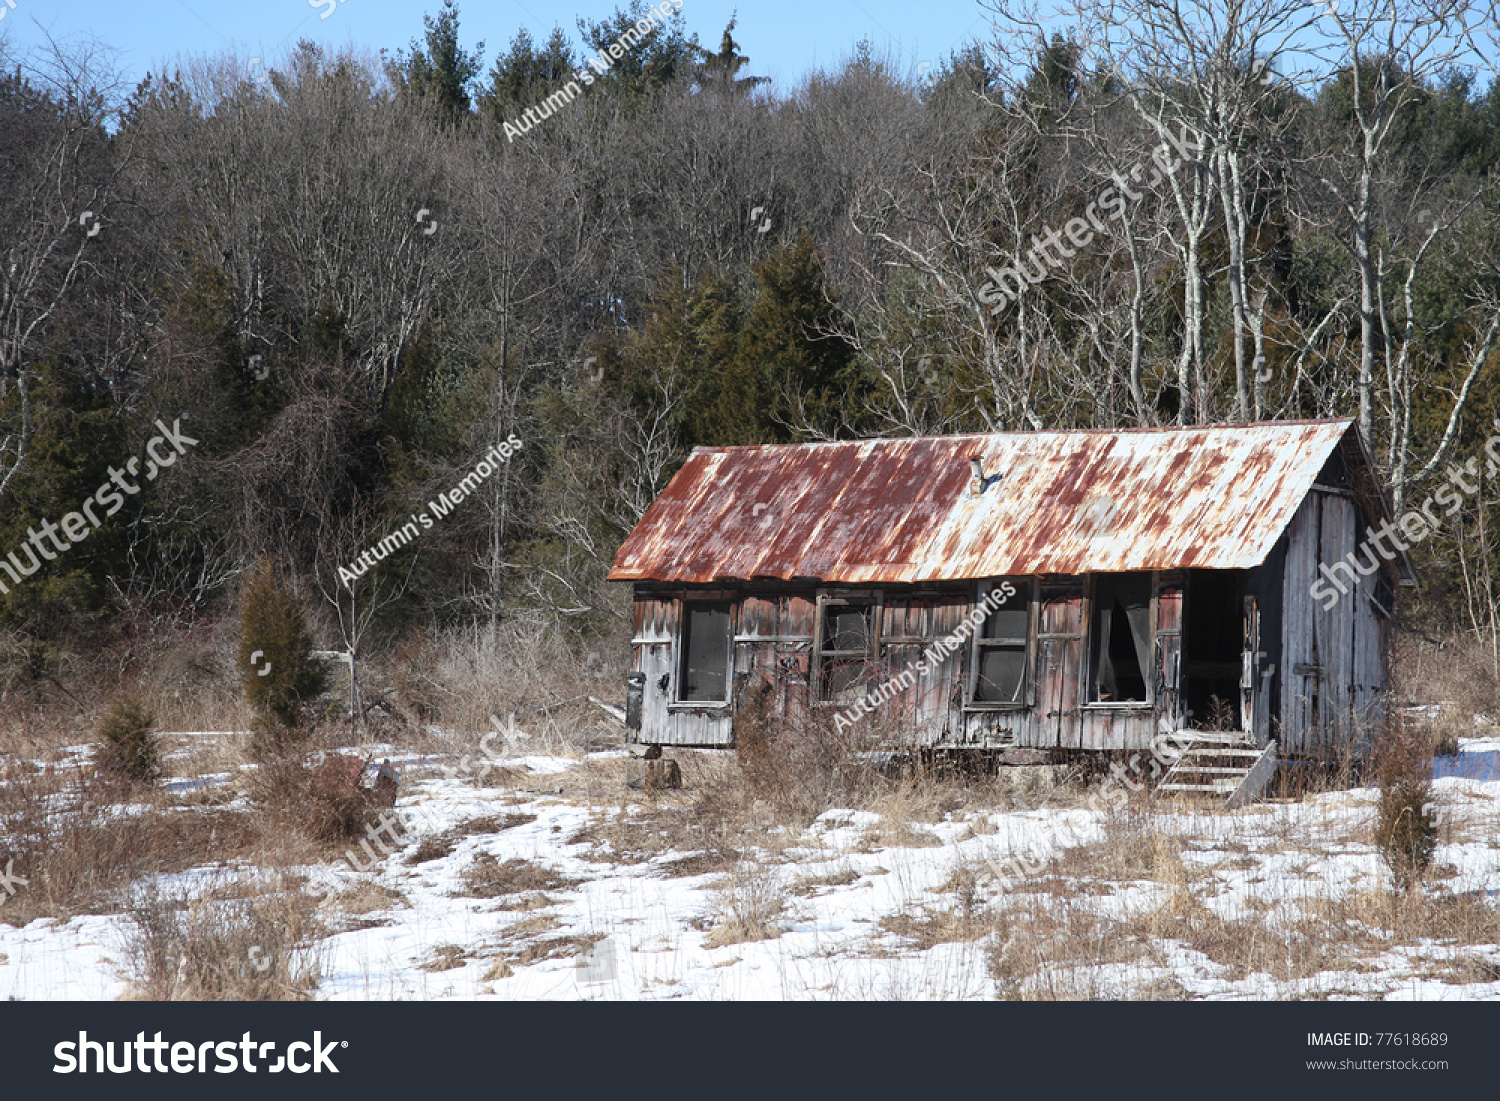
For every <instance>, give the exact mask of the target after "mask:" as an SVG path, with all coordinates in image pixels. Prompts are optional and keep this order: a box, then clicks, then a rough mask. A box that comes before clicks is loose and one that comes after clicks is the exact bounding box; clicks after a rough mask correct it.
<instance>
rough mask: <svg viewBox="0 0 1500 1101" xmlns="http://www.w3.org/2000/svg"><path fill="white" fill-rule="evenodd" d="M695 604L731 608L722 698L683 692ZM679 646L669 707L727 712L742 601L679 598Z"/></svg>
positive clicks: (732, 689) (720, 596)
mask: <svg viewBox="0 0 1500 1101" xmlns="http://www.w3.org/2000/svg"><path fill="white" fill-rule="evenodd" d="M694 604H723V605H726V606H727V607H728V609H729V627H728V629H727V630H726V631H725V632H724V635H725V651H724V698H723V699H722V700H686V699H683V698H682V693H683V691H684V690H685V689H686V687H687V663H688V650H689V645H690V641H691V640H690V639H689V636H688V609H689V607H690V606H691V605H694ZM677 623H678V629H677V642H678V646H677V649H678V651H679V653H678V654H677V656H676V659H675V661H674V662H673V666H672V677H673V685H672V698H671V700H670V701H668V704H667V707H668V710H694V711H704V710H708V711H727V710H729V706H730V702H731V700H732V698H733V696H734V634H735V629H736V628H737V627H738V625H739V601H737V600H734V599H732V598H730V597H726V596H722V595H712V596H709V595H704V596H684V597H682V598H680V599H679V600H678V612H677Z"/></svg>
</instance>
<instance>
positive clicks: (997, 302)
mask: <svg viewBox="0 0 1500 1101" xmlns="http://www.w3.org/2000/svg"><path fill="white" fill-rule="evenodd" d="M1166 133H1167V141H1164V142H1162V143H1161V145H1159V146H1157V147H1156V149H1155V150H1153V152H1152V154H1151V160H1152V169H1151V178H1150V179H1148V180H1142V179H1141V173H1142V172H1144V171H1145V169H1146V165H1145V163H1144V162H1142V163H1139V164H1137V165H1136V166H1135V167H1134V168H1133V169H1131V171H1130V179H1131V180H1132V181H1134V182H1135V183H1137V184H1139V185H1140V186H1141V187H1142V188H1144V189H1146V190H1150V189H1151V188H1153V187H1155V186H1156V185H1157V184H1159V183H1161V181H1162V180H1164V179H1165V178H1166V177H1168V176H1171V175H1174V174H1175V173H1176V172H1177V170H1178V169H1179V168H1181V167H1182V165H1183V163H1184V162H1185V161H1190V160H1192V159H1193V157H1194V155H1196V154H1197V153H1200V152H1202V151H1203V146H1202V144H1201V143H1199V142H1196V141H1194V140H1193V139H1192V138H1191V137H1190V136H1189V135H1188V128H1187V126H1186V124H1184V125H1183V127H1182V133H1181V135H1178V136H1174V135H1173V134H1172V131H1171V130H1168V131H1167V132H1166ZM1173 147H1175V148H1176V151H1177V152H1178V153H1180V154H1181V158H1180V159H1179V160H1177V161H1175V162H1172V150H1173ZM1116 188H1118V191H1117V190H1116ZM1141 195H1142V193H1141V192H1139V191H1133V190H1131V187H1130V184H1128V183H1126V182H1125V178H1124V177H1123V176H1119V175H1116V176H1115V178H1114V183H1113V184H1107V185H1105V187H1104V189H1103V190H1102V191H1100V192H1099V197H1098V198H1097V199H1096V200H1094V201H1093V202H1091V203H1089V205H1088V208H1087V209H1086V210H1085V211H1084V214H1085V215H1086V218H1072V219H1070V220H1069V221H1067V222H1066V223H1064V225H1063V228H1062V229H1058V228H1056V227H1055V226H1054V227H1052V228H1050V229H1048V230H1047V232H1046V234H1045V236H1042V237H1038V236H1037V235H1036V234H1032V235H1031V249H1030V251H1029V252H1027V253H1026V259H1027V260H1029V261H1030V262H1031V266H1032V268H1034V269H1035V271H1034V272H1033V271H1028V270H1027V269H1026V265H1025V264H1024V263H1022V262H1021V258H1020V257H1019V256H1013V257H1011V262H1010V263H1008V264H1006V265H1005V266H1004V267H1003V268H999V269H996V268H994V267H987V268H985V269H984V270H985V271H986V272H988V273H989V275H990V279H989V280H987V281H986V282H985V283H984V285H983V286H981V287H980V288H979V301H981V302H983V303H984V304H985V305H986V306H989V308H990V313H991V314H992V315H995V316H998V315H999V314H1000V312H1001V311H1002V310H1004V309H1005V307H1006V306H1008V305H1010V304H1011V303H1012V302H1014V301H1016V300H1017V299H1019V298H1020V297H1021V295H1022V293H1024V292H1025V290H1026V289H1027V288H1028V287H1032V286H1035V285H1036V284H1038V283H1040V282H1041V281H1042V280H1043V279H1045V278H1047V271H1048V269H1049V268H1057V267H1061V266H1062V265H1063V263H1064V262H1066V261H1067V260H1069V259H1071V258H1072V257H1074V256H1076V255H1078V253H1077V249H1081V248H1085V247H1087V246H1088V245H1089V244H1090V243H1091V242H1092V241H1093V240H1094V234H1095V233H1096V232H1097V233H1100V234H1103V233H1106V232H1108V230H1107V229H1106V228H1105V224H1104V222H1103V221H1102V220H1101V218H1100V212H1101V211H1102V212H1103V213H1105V214H1108V215H1109V216H1110V217H1111V218H1114V219H1122V218H1124V217H1125V211H1126V205H1125V203H1126V200H1127V199H1128V200H1129V201H1130V202H1139V201H1140V200H1141ZM1064 234H1066V235H1067V238H1068V240H1069V241H1071V242H1072V243H1073V244H1074V245H1075V246H1076V248H1069V247H1068V246H1067V245H1065V244H1063V241H1062V238H1063V236H1064ZM1054 247H1055V248H1056V249H1057V251H1058V253H1059V254H1060V255H1058V256H1056V257H1054V256H1053V255H1052V253H1051V252H1049V251H1048V250H1049V249H1051V248H1054ZM1007 284H1010V288H1009V289H1007Z"/></svg>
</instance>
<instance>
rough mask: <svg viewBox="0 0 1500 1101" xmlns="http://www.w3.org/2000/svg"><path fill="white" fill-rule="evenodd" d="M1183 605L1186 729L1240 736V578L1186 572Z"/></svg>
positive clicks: (1242, 578) (1216, 572)
mask: <svg viewBox="0 0 1500 1101" xmlns="http://www.w3.org/2000/svg"><path fill="white" fill-rule="evenodd" d="M1186 603H1187V609H1186V611H1187V622H1186V625H1185V626H1186V631H1185V632H1184V637H1183V640H1182V679H1183V686H1182V691H1183V698H1184V700H1185V701H1186V702H1187V709H1188V725H1190V726H1193V727H1196V728H1197V729H1200V730H1240V729H1242V728H1243V723H1242V722H1241V717H1240V674H1241V670H1242V668H1243V666H1242V657H1241V651H1242V649H1243V647H1244V640H1245V623H1244V619H1245V575H1244V572H1243V571H1242V570H1189V571H1188V580H1187V601H1186Z"/></svg>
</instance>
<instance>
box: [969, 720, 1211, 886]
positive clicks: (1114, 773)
mask: <svg viewBox="0 0 1500 1101" xmlns="http://www.w3.org/2000/svg"><path fill="white" fill-rule="evenodd" d="M1159 723H1160V728H1161V730H1160V733H1158V734H1157V735H1156V737H1154V738H1152V739H1151V745H1150V746H1149V747H1148V751H1149V753H1150V755H1151V761H1150V764H1151V771H1150V774H1149V775H1147V776H1145V777H1144V778H1143V779H1141V780H1139V781H1134V780H1131V779H1130V778H1129V777H1130V776H1131V775H1139V774H1140V772H1141V767H1142V764H1141V754H1139V753H1136V754H1133V755H1132V756H1131V758H1130V761H1129V764H1128V765H1122V764H1121V763H1120V762H1119V761H1116V762H1115V763H1114V764H1112V765H1110V766H1109V771H1110V776H1109V778H1108V779H1107V780H1105V781H1104V783H1102V784H1100V785H1099V788H1098V790H1096V791H1094V792H1091V793H1090V795H1089V798H1088V809H1089V810H1090V811H1093V812H1094V813H1096V814H1097V813H1100V812H1101V811H1104V810H1106V809H1108V810H1115V811H1118V810H1121V809H1123V808H1124V807H1125V805H1126V803H1128V802H1129V799H1130V795H1129V792H1132V791H1133V792H1138V791H1141V790H1143V789H1144V788H1145V786H1146V785H1145V782H1146V781H1147V780H1154V779H1156V778H1157V777H1158V776H1160V775H1161V774H1162V773H1163V772H1164V771H1165V770H1167V769H1169V768H1171V767H1172V765H1173V764H1175V763H1176V761H1177V759H1178V758H1179V757H1181V756H1182V755H1183V754H1184V753H1185V752H1187V748H1188V746H1189V745H1191V744H1192V741H1193V732H1192V731H1191V730H1186V729H1182V728H1177V729H1173V727H1172V725H1171V724H1170V723H1169V722H1168V721H1167V719H1166V716H1162V717H1161V719H1160V720H1159ZM1127 789H1128V790H1127ZM1064 823H1065V828H1064V829H1063V830H1058V829H1055V828H1054V829H1049V830H1048V831H1047V832H1046V833H1045V834H1043V835H1042V836H1041V837H1040V838H1038V839H1037V840H1036V841H1034V842H1032V843H1031V844H1030V845H1028V846H1027V847H1026V849H1025V851H1024V852H1022V853H1021V854H1020V855H1017V856H1012V857H1009V858H1008V859H1006V860H1005V862H1004V863H1003V864H1002V863H1001V862H1000V861H999V860H996V859H994V858H990V859H987V860H986V861H985V863H986V864H987V865H988V866H989V869H990V871H992V872H994V873H995V879H996V881H997V882H998V883H999V885H1000V890H1001V891H1008V890H1010V889H1011V888H1012V887H1013V886H1014V885H1015V884H1016V883H1017V882H1018V881H1020V880H1021V879H1024V878H1025V877H1026V876H1030V875H1036V874H1037V873H1038V872H1040V871H1042V870H1043V869H1044V868H1046V867H1047V865H1048V864H1049V863H1050V862H1051V861H1052V860H1053V858H1055V857H1056V856H1057V855H1058V853H1059V852H1061V851H1062V850H1064V849H1068V848H1071V847H1073V846H1074V845H1077V844H1081V843H1083V842H1084V841H1086V840H1087V838H1085V837H1083V836H1081V835H1080V833H1079V825H1080V824H1075V823H1074V822H1072V821H1070V820H1068V819H1066V818H1065V819H1064Z"/></svg>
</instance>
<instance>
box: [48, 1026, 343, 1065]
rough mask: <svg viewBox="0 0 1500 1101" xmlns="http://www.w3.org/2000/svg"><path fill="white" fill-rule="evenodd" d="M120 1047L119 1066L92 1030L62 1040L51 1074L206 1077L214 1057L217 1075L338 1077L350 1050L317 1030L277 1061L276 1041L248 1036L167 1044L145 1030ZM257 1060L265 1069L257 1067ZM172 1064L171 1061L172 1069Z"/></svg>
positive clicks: (111, 1048)
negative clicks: (336, 1056)
mask: <svg viewBox="0 0 1500 1101" xmlns="http://www.w3.org/2000/svg"><path fill="white" fill-rule="evenodd" d="M303 1035H306V1033H303ZM119 1045H120V1061H119V1062H118V1063H116V1062H115V1041H114V1040H103V1041H100V1040H90V1039H89V1034H88V1033H87V1032H80V1033H79V1034H78V1039H77V1040H76V1041H75V1040H63V1041H62V1042H61V1043H59V1044H56V1045H55V1046H54V1047H53V1048H52V1055H53V1057H54V1058H55V1059H56V1060H57V1064H56V1065H55V1066H54V1067H53V1068H52V1073H53V1074H104V1073H106V1072H108V1073H110V1074H129V1073H131V1072H132V1071H136V1072H138V1073H140V1074H151V1073H153V1072H155V1073H156V1074H166V1073H167V1072H168V1071H170V1072H171V1073H173V1074H207V1073H208V1071H209V1060H210V1057H212V1058H213V1059H214V1064H213V1072H214V1073H215V1074H234V1073H235V1072H236V1071H238V1070H240V1069H241V1068H243V1069H244V1070H245V1072H246V1073H248V1074H254V1073H255V1072H256V1071H259V1070H264V1071H265V1072H266V1073H267V1074H280V1073H281V1072H282V1071H284V1070H289V1071H291V1072H292V1073H293V1074H306V1073H307V1072H308V1071H312V1072H313V1073H314V1074H322V1073H323V1072H324V1071H327V1072H328V1073H329V1074H337V1073H339V1068H338V1067H337V1065H335V1063H334V1061H333V1052H334V1050H335V1049H338V1048H346V1047H348V1046H349V1041H348V1040H329V1041H328V1043H326V1044H325V1043H324V1042H323V1034H322V1033H321V1032H314V1033H313V1034H312V1042H311V1043H309V1042H307V1041H305V1040H296V1041H294V1042H292V1043H290V1044H288V1045H287V1046H286V1054H285V1055H280V1056H277V1058H276V1061H275V1062H274V1063H273V1062H272V1061H271V1055H272V1053H274V1052H275V1050H276V1041H274V1040H267V1041H265V1042H257V1041H256V1040H254V1039H252V1038H251V1034H250V1033H249V1032H246V1033H245V1034H244V1035H243V1036H241V1037H240V1038H239V1039H238V1040H224V1041H222V1042H219V1041H214V1040H205V1041H204V1042H203V1043H199V1044H194V1043H189V1042H188V1041H187V1040H178V1041H176V1042H175V1043H174V1042H173V1041H171V1040H163V1039H162V1038H161V1033H160V1032H158V1033H156V1034H155V1038H154V1039H151V1040H148V1039H146V1034H145V1033H144V1032H137V1033H136V1034H135V1039H134V1040H121V1041H119ZM132 1055H133V1056H134V1058H133V1059H132ZM90 1056H92V1058H90ZM257 1059H259V1060H260V1066H256V1065H255V1063H256V1060H257ZM168 1063H171V1066H170V1067H169V1066H168V1065H167V1064H168ZM91 1064H92V1066H91Z"/></svg>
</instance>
